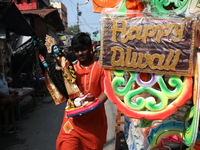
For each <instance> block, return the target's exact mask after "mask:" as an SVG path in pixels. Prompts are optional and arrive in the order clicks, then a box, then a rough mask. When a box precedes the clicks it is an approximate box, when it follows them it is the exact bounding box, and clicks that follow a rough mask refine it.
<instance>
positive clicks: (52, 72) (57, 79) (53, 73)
mask: <svg viewBox="0 0 200 150" xmlns="http://www.w3.org/2000/svg"><path fill="white" fill-rule="evenodd" d="M53 47H54V46H52V49H53ZM62 55H63V54H62V53H60V56H62ZM45 60H46V63H47V64H48V69H47V72H48V75H49V77H50V79H51V80H52V82H53V83H54V85H55V86H56V88H57V89H58V91H59V92H60V93H61V94H62V95H63V96H64V97H65V98H66V99H68V93H67V90H66V87H65V84H64V78H63V74H62V70H57V69H56V65H57V66H60V62H59V61H58V59H57V58H56V56H54V53H53V50H52V52H51V53H47V55H46V59H45Z"/></svg>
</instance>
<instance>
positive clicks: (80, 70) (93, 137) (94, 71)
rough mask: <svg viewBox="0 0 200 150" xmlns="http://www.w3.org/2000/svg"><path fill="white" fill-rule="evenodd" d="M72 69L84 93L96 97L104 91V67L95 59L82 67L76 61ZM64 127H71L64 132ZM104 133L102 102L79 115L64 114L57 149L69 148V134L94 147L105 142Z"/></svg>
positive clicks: (105, 121) (105, 125)
mask: <svg viewBox="0 0 200 150" xmlns="http://www.w3.org/2000/svg"><path fill="white" fill-rule="evenodd" d="M74 69H75V71H76V75H77V78H76V82H77V85H78V87H79V88H80V90H81V92H82V93H83V94H84V95H85V94H87V93H91V94H93V95H94V96H95V97H96V98H97V97H98V96H99V95H100V94H101V93H102V92H103V91H104V69H103V68H100V65H99V63H98V62H97V61H94V62H93V63H92V65H90V66H89V67H83V66H81V65H80V63H79V62H77V63H76V64H75V65H74ZM69 122H70V124H71V125H69V127H68V125H67V124H69ZM71 126H72V127H71ZM66 128H70V129H71V128H72V130H71V131H70V130H69V132H68V133H66V131H65V129H66ZM106 134H107V118H106V113H105V108H104V104H102V105H101V106H99V107H98V108H96V109H95V110H92V111H90V112H87V113H85V114H82V115H81V116H80V115H76V116H73V117H70V118H67V117H66V116H64V119H63V123H62V127H61V130H60V133H59V135H58V138H57V143H56V145H57V150H63V149H62V147H65V148H66V149H67V148H68V149H69V148H70V147H67V145H68V144H67V139H70V138H69V137H71V136H73V137H77V136H78V138H79V139H80V141H81V142H82V144H84V146H85V147H88V148H89V149H96V148H97V147H98V145H99V143H101V144H100V145H103V144H105V143H106ZM65 144H66V145H65ZM74 144H75V143H74ZM72 145H73V143H72Z"/></svg>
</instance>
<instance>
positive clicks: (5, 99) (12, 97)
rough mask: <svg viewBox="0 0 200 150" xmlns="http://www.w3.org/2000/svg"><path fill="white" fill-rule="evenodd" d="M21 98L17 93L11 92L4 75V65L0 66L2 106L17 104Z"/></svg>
mask: <svg viewBox="0 0 200 150" xmlns="http://www.w3.org/2000/svg"><path fill="white" fill-rule="evenodd" d="M20 100H21V97H20V96H19V95H18V92H16V91H10V90H9V87H8V82H7V80H6V78H5V75H4V73H3V65H0V105H7V104H16V103H17V102H19V101H20Z"/></svg>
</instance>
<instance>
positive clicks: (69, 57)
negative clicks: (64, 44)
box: [65, 47, 76, 62]
mask: <svg viewBox="0 0 200 150" xmlns="http://www.w3.org/2000/svg"><path fill="white" fill-rule="evenodd" d="M65 58H66V59H67V60H69V61H71V62H74V61H76V55H75V54H74V53H73V52H72V50H71V47H68V52H67V53H66V55H65Z"/></svg>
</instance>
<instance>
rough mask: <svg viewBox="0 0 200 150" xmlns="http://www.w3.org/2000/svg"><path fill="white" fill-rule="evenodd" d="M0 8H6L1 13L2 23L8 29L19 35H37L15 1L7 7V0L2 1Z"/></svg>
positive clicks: (0, 20)
mask: <svg viewBox="0 0 200 150" xmlns="http://www.w3.org/2000/svg"><path fill="white" fill-rule="evenodd" d="M1 3H2V5H1ZM0 10H5V11H4V12H1V13H0V15H1V17H0V23H1V24H2V25H3V26H5V27H6V28H7V29H8V30H10V31H12V32H14V33H16V34H19V35H25V36H36V33H35V31H34V30H33V28H32V27H31V26H30V25H29V23H28V22H27V21H26V19H25V18H24V16H23V15H22V13H21V12H20V11H19V9H18V8H17V7H16V5H15V4H14V3H12V4H10V6H9V7H7V5H5V2H0Z"/></svg>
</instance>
